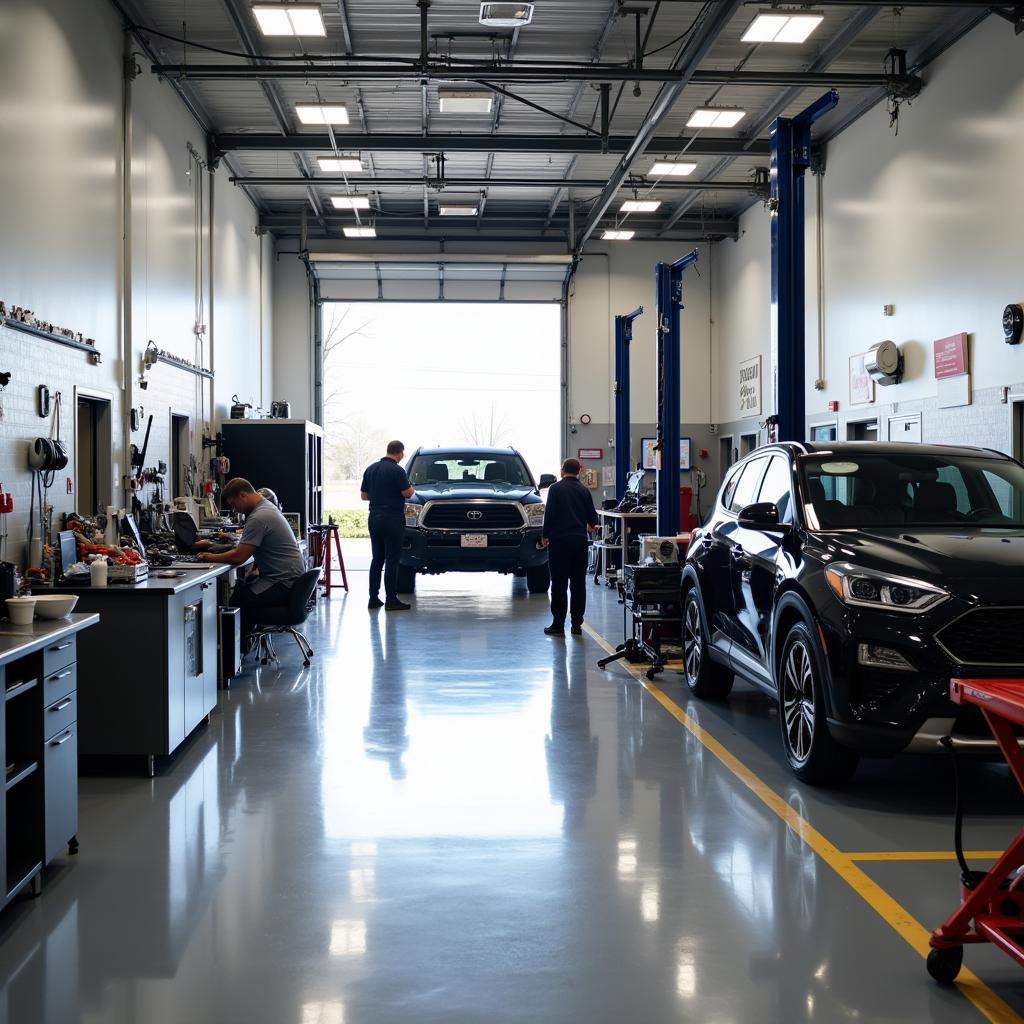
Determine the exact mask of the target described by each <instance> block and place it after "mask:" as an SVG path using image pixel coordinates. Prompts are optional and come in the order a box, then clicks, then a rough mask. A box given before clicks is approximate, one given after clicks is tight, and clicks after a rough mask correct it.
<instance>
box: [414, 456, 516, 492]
mask: <svg viewBox="0 0 1024 1024" xmlns="http://www.w3.org/2000/svg"><path fill="white" fill-rule="evenodd" d="M449 482H452V483H489V484H517V485H519V486H525V487H532V486H533V481H532V480H531V479H530V473H529V471H528V470H527V468H526V465H525V464H524V462H523V460H522V459H521V458H520V457H519V456H518V455H514V454H513V453H512V452H509V453H508V455H499V454H491V453H488V454H484V453H482V452H433V453H430V454H427V455H417V456H415V457H414V458H413V460H412V464H411V465H410V466H409V483H411V484H412V485H413V486H414V487H415V486H416V485H417V484H420V485H423V484H443V483H449Z"/></svg>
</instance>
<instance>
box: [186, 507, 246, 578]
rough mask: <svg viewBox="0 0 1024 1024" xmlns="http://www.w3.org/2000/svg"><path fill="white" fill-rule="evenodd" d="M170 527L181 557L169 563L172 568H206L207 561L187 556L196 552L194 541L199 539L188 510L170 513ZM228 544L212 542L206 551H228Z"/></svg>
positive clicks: (194, 522)
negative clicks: (198, 560)
mask: <svg viewBox="0 0 1024 1024" xmlns="http://www.w3.org/2000/svg"><path fill="white" fill-rule="evenodd" d="M171 528H172V529H173V530H174V543H175V545H176V547H177V548H178V553H179V555H181V556H182V557H180V558H176V559H175V560H174V561H173V562H172V563H171V568H172V569H208V568H209V567H210V563H209V562H196V561H192V560H190V559H189V558H188V556H189V555H194V554H195V553H196V541H197V540H199V527H198V526H196V521H195V520H194V519H193V518H192V516H191V515H190V514H189V513H188V512H174V513H172V514H171ZM231 547H232V545H230V544H214V545H213V546H212V547H210V548H205V549H204V550H206V551H213V552H217V553H219V552H222V551H230V550H231Z"/></svg>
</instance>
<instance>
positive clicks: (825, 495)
mask: <svg viewBox="0 0 1024 1024" xmlns="http://www.w3.org/2000/svg"><path fill="white" fill-rule="evenodd" d="M799 465H800V474H801V476H802V477H803V491H804V499H803V500H804V502H805V504H804V511H805V515H806V518H807V525H808V526H809V527H810V528H811V529H812V530H813V529H821V530H836V529H844V528H847V529H848V528H850V527H871V526H904V525H908V526H909V525H912V526H918V527H922V526H937V527H946V526H956V527H960V528H964V527H968V528H969V527H971V526H976V527H981V526H988V527H1002V528H1004V529H1007V528H1012V529H1017V528H1020V527H1024V468H1022V467H1021V466H1019V465H1018V464H1017V463H1016V462H1011V461H1010V460H1009V459H986V458H976V457H971V456H960V455H953V454H950V455H945V454H944V455H941V456H938V455H925V454H922V455H916V454H914V455H907V454H903V453H891V452H886V453H884V454H883V453H881V452H880V453H879V454H877V455H875V454H862V453H859V452H858V453H857V454H853V453H851V454H846V453H844V452H841V451H837V452H836V453H835V454H831V455H826V454H822V455H820V456H813V457H804V458H801V459H800V461H799Z"/></svg>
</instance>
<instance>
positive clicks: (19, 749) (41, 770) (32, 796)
mask: <svg viewBox="0 0 1024 1024" xmlns="http://www.w3.org/2000/svg"><path fill="white" fill-rule="evenodd" d="M98 622H99V616H97V615H89V614H75V615H71V616H69V617H68V618H65V619H56V620H52V621H40V622H37V623H34V624H33V625H29V626H15V625H12V624H11V623H9V622H7V621H3V622H0V687H2V690H3V700H2V701H0V754H2V755H3V758H2V763H3V766H4V800H3V802H2V803H0V908H2V907H4V906H6V905H7V904H8V903H9V902H10V901H11V900H13V899H14V898H15V897H16V896H17V895H18V894H19V893H21V892H23V891H24V890H26V889H29V890H30V891H32V892H36V893H38V892H39V887H40V881H39V879H40V874H41V872H42V870H43V868H44V867H45V866H46V865H47V864H49V863H50V861H52V860H53V859H54V858H55V857H56V856H57V854H58V853H59V852H60V851H61V850H62V849H63V848H64V847H65V846H66V847H67V848H68V850H69V852H71V853H74V852H76V851H77V849H78V840H77V838H76V833H77V831H78V757H77V742H78V727H77V720H78V699H77V694H76V692H75V682H76V675H77V665H76V659H77V636H78V634H79V633H80V632H81V631H82V630H84V629H88V628H90V627H94V626H95V625H96V624H97V623H98Z"/></svg>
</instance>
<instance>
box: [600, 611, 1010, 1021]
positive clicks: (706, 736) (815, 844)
mask: <svg viewBox="0 0 1024 1024" xmlns="http://www.w3.org/2000/svg"><path fill="white" fill-rule="evenodd" d="M583 629H584V630H585V632H586V633H587V635H588V636H590V637H592V638H593V639H594V640H596V641H597V642H598V643H599V644H600V645H601V647H603V648H604V649H605V650H606V651H607V652H608V653H609V654H613V653H614V651H615V648H614V647H613V646H612V645H611V644H610V643H608V641H607V640H605V638H604V637H603V636H601V635H600V634H599V633H597V632H595V631H594V630H593V629H592V628H591V627H590V626H589V625H587V624H584V626H583ZM622 667H623V668H625V669H626V671H627V672H628V673H629V674H630V675H631V676H633V678H634V679H636V681H637V682H638V683H640V685H641V686H642V687H643V688H644V689H645V690H646V691H647V692H648V693H649V694H650V695H651V696H652V697H653V698H654V699H655V700H656V701H657V702H658V703H659V704H660V705H661V706H662V707H663V708H664V709H665V710H666V711H667V712H668V713H669V714H670V715H671V716H672V717H673V718H675V719H676V721H677V722H679V723H680V725H682V726H683V727H684V728H685V729H687V730H688V731H689V732H690V733H691V734H692V735H693V736H694V738H695V739H697V740H698V741H699V742H700V744H701V745H702V746H703V747H704V748H705V749H706V750H708V751H709V752H710V753H711V754H713V755H714V756H715V757H716V758H717V759H718V760H719V761H720V762H721V763H722V765H723V766H724V767H726V768H727V769H728V770H729V771H730V772H732V774H733V775H734V776H735V777H736V778H737V779H739V781H740V782H742V783H743V785H745V786H746V787H747V788H748V789H749V790H750V791H751V792H752V793H753V794H754V795H755V796H756V797H757V798H758V799H759V800H761V802H762V803H764V804H765V805H766V806H767V807H769V808H770V809H771V810H772V811H774V812H775V814H776V815H778V817H780V818H781V819H782V820H783V821H784V822H785V823H786V824H787V825H788V826H789V827H790V828H791V829H792V830H793V831H794V832H795V833H796V834H797V835H798V836H799V837H800V838H801V839H802V840H803V841H804V842H805V843H806V844H807V846H809V847H810V848H811V849H812V850H813V851H814V852H815V853H816V854H817V855H818V856H819V857H820V858H821V859H822V860H823V861H825V863H827V864H828V865H829V867H831V868H832V870H833V871H835V873H836V874H837V875H839V877H840V878H842V879H843V881H844V882H846V883H847V885H849V886H850V887H851V888H852V889H853V890H854V891H855V892H856V893H858V894H859V895H860V896H861V898H862V899H864V901H865V902H866V903H867V904H868V905H869V906H870V907H871V908H872V909H873V910H874V911H875V912H876V913H877V914H878V915H879V916H880V917H882V918H883V920H885V921H886V922H887V923H888V924H889V925H890V927H892V928H893V929H894V930H895V931H896V932H897V933H898V934H899V935H900V936H901V937H902V938H903V939H904V940H905V941H906V942H907V943H908V944H909V945H910V946H912V947H913V948H914V949H915V950H916V951H917V952H918V954H920V956H922V957H927V956H928V952H929V949H930V947H929V945H928V936H929V935H930V932H929V931H928V929H927V928H925V927H924V925H923V924H921V923H920V921H918V920H917V919H916V918H914V917H913V916H912V915H911V914H910V913H909V912H908V911H907V910H906V909H904V908H903V907H902V906H900V904H899V903H897V902H896V900H894V899H893V898H892V897H891V896H890V895H889V894H888V893H887V892H886V891H885V890H884V889H883V888H882V887H881V886H880V885H878V883H877V882H875V881H874V880H873V879H871V878H870V877H869V876H868V875H867V874H865V872H864V871H863V870H862V869H861V868H859V867H857V865H856V864H855V863H854V862H853V858H852V857H851V856H850V855H849V854H846V853H843V852H842V851H841V850H839V849H838V848H837V847H835V846H833V844H832V843H830V842H829V841H828V840H827V839H826V838H825V837H824V836H823V835H822V834H821V833H820V832H819V831H818V830H817V829H816V828H814V827H813V826H812V825H811V824H810V822H809V821H807V819H806V818H804V817H803V816H802V815H800V814H799V813H798V812H797V811H796V810H795V809H794V808H793V807H791V806H790V805H789V804H788V803H786V801H785V800H783V799H782V797H780V796H779V794H778V793H776V792H775V790H773V789H772V788H771V787H770V786H768V784H767V783H765V782H763V781H762V780H761V779H760V778H759V777H758V776H757V775H756V774H755V773H754V772H753V771H751V770H750V769H749V768H748V767H747V766H746V765H745V764H743V762H742V761H740V760H739V759H738V758H737V757H736V756H735V755H734V754H732V753H730V752H729V751H728V750H727V749H726V748H725V747H724V746H723V745H722V744H721V743H720V742H719V741H718V740H716V739H715V738H714V736H712V735H711V734H710V733H709V732H708V731H707V730H706V729H703V728H701V726H699V725H698V724H697V723H696V722H695V721H693V719H691V718H690V716H689V715H687V713H686V712H685V711H684V710H683V709H682V708H681V707H680V706H679V705H678V704H676V702H675V701H674V700H672V699H671V698H670V697H669V696H667V695H666V694H665V692H664V691H663V690H662V689H661V688H660V687H659V686H657V685H656V684H655V683H652V682H649V681H648V680H647V679H646V678H644V675H643V672H644V670H645V669H646V667H647V666H636V665H631V664H629V662H627V661H623V662H622ZM954 897H955V887H954V886H950V904H951V906H952V900H953V898H954ZM956 986H957V988H958V989H959V990H960V992H961V993H962V994H963V995H964V996H965V997H966V998H967V999H969V1000H970V1002H971V1003H972V1004H973V1005H974V1006H975V1008H976V1009H977V1010H978V1011H979V1012H980V1013H981V1014H982V1016H983V1017H985V1019H986V1020H989V1021H992V1022H993V1024H1012V1022H1016V1024H1024V1018H1022V1017H1020V1016H1019V1015H1018V1014H1017V1013H1015V1012H1014V1011H1013V1010H1012V1009H1011V1008H1010V1007H1009V1006H1008V1005H1007V1004H1006V1003H1005V1002H1004V1001H1003V1000H1002V999H1000V998H999V996H997V995H996V994H995V992H993V991H992V990H991V989H990V988H989V987H988V986H987V985H986V984H985V983H984V982H983V981H982V980H981V979H980V978H979V977H978V976H977V975H976V974H974V972H973V971H971V970H970V969H969V968H967V967H963V968H962V969H961V971H960V975H959V977H958V978H957V980H956Z"/></svg>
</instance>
